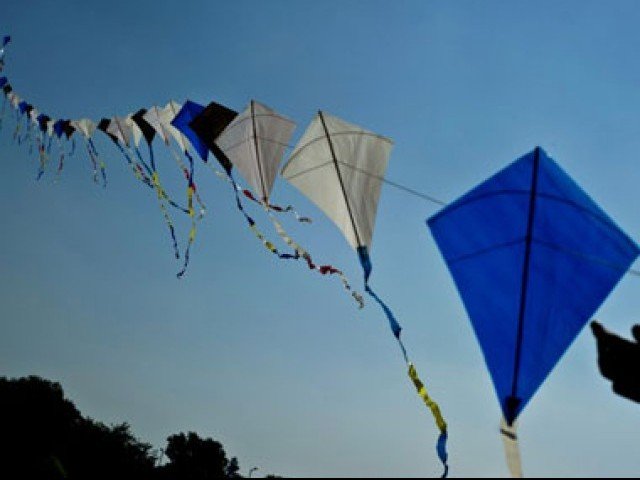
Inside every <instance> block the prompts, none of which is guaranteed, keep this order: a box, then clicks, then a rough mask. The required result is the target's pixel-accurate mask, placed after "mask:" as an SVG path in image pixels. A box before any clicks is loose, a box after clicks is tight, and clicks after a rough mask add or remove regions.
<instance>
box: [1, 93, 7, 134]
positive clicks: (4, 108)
mask: <svg viewBox="0 0 640 480" xmlns="http://www.w3.org/2000/svg"><path fill="white" fill-rule="evenodd" d="M6 109H7V96H6V95H5V96H4V97H3V98H2V111H1V112H0V132H1V131H2V124H3V123H4V113H5V111H6Z"/></svg>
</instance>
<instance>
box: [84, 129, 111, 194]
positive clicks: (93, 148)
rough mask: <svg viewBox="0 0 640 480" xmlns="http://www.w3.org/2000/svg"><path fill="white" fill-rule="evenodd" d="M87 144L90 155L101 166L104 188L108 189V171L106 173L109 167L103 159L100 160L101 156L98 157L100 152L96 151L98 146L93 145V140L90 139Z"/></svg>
mask: <svg viewBox="0 0 640 480" xmlns="http://www.w3.org/2000/svg"><path fill="white" fill-rule="evenodd" d="M87 144H88V148H89V155H90V156H93V161H94V162H95V163H97V164H98V165H99V166H100V173H101V174H102V186H103V187H104V188H106V187H107V171H106V168H107V167H106V165H105V164H104V162H103V161H102V159H101V158H100V156H99V155H98V150H97V149H96V146H95V144H94V143H93V140H92V139H91V138H89V140H88V142H87Z"/></svg>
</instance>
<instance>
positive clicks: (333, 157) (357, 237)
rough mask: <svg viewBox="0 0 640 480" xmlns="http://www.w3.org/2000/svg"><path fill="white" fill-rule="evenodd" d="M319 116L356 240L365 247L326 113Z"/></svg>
mask: <svg viewBox="0 0 640 480" xmlns="http://www.w3.org/2000/svg"><path fill="white" fill-rule="evenodd" d="M318 116H319V117H320V122H321V123H322V128H323V129H324V133H325V135H326V137H327V142H328V143H329V150H330V151H331V159H332V160H333V165H334V166H335V168H336V175H338V180H339V181H340V188H341V189H342V196H343V197H344V203H345V204H346V205H347V211H348V212H349V218H350V219H351V226H352V227H353V232H354V234H355V236H356V242H357V243H358V248H360V247H364V246H365V245H362V242H361V241H360V235H358V228H357V227H356V222H355V220H354V219H353V212H352V211H351V205H349V198H348V197H347V191H346V190H345V188H344V181H343V180H342V173H341V172H340V167H339V166H338V159H337V158H336V152H335V150H334V149H333V142H331V136H330V135H329V130H328V129H327V124H326V123H325V121H324V115H322V111H320V110H319V111H318Z"/></svg>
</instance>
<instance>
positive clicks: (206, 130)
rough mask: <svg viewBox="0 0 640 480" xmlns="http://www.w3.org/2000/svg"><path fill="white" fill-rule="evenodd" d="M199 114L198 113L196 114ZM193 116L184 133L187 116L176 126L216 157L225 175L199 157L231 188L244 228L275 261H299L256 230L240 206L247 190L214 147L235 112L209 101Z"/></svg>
mask: <svg viewBox="0 0 640 480" xmlns="http://www.w3.org/2000/svg"><path fill="white" fill-rule="evenodd" d="M196 110H197V111H196ZM198 111H199V113H197V112H198ZM192 115H193V119H192V120H190V121H188V124H187V125H188V127H187V128H188V130H186V128H185V127H184V126H182V124H183V123H186V122H187V120H188V117H187V114H184V116H183V117H182V118H181V119H180V120H179V121H178V122H176V123H177V124H178V126H180V129H181V130H184V131H188V132H193V133H194V134H195V135H196V136H197V137H198V139H199V142H201V143H202V144H203V145H205V146H206V148H207V149H208V150H209V151H210V152H211V153H212V154H213V155H214V156H215V157H216V159H217V160H218V163H219V164H220V165H221V166H222V168H223V169H224V172H219V171H217V170H216V169H215V168H214V167H213V166H212V165H211V164H210V163H209V162H208V160H207V158H206V156H203V155H201V158H202V160H203V161H204V162H205V164H207V165H209V166H210V167H211V168H212V170H213V171H214V173H215V174H216V175H217V176H218V177H219V178H222V179H224V180H227V181H229V184H230V185H231V188H232V189H233V194H234V196H235V200H236V207H237V208H238V210H239V211H240V213H241V214H242V215H243V216H244V218H245V220H246V222H247V225H248V226H249V229H250V230H251V231H252V233H253V234H254V235H255V236H256V238H257V239H258V240H259V241H260V242H261V243H262V245H263V246H264V247H265V248H266V249H267V250H269V251H270V252H271V253H273V254H274V255H276V256H277V257H278V258H280V259H286V260H289V259H298V258H300V254H299V253H298V252H297V251H295V252H294V253H293V254H290V253H281V252H280V251H279V250H278V249H277V248H276V246H275V245H274V244H273V242H271V241H270V240H267V238H266V237H265V236H264V234H263V233H262V232H261V231H260V230H259V229H258V226H257V225H256V222H255V220H254V219H253V218H252V217H251V216H250V215H249V214H248V213H247V212H246V210H245V208H244V206H243V205H242V200H241V198H240V193H245V196H247V197H248V196H249V195H247V193H246V191H243V190H242V188H240V186H239V185H238V183H237V182H236V181H235V179H234V178H233V175H232V173H231V170H232V163H231V161H230V160H229V158H227V156H226V155H225V153H224V152H223V151H222V150H221V149H220V148H219V147H218V145H217V144H216V140H217V139H218V137H219V136H220V134H221V133H222V132H223V131H224V130H225V128H226V127H227V126H228V125H229V124H230V123H231V122H232V121H233V120H234V119H235V118H236V117H237V115H238V113H237V112H235V111H233V110H231V109H229V108H227V107H225V106H223V105H220V104H218V103H216V102H211V103H210V104H209V105H207V106H206V107H205V108H204V109H200V108H197V109H193V110H192V111H191V112H189V113H188V116H192ZM258 203H260V202H258Z"/></svg>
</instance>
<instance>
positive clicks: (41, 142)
mask: <svg viewBox="0 0 640 480" xmlns="http://www.w3.org/2000/svg"><path fill="white" fill-rule="evenodd" d="M38 157H39V158H40V168H39V169H38V175H37V177H36V180H40V179H41V178H42V175H44V171H45V167H46V166H47V161H48V160H49V156H48V155H47V151H46V149H45V148H44V139H43V138H42V139H38Z"/></svg>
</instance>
